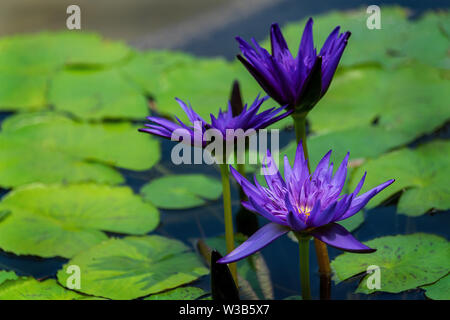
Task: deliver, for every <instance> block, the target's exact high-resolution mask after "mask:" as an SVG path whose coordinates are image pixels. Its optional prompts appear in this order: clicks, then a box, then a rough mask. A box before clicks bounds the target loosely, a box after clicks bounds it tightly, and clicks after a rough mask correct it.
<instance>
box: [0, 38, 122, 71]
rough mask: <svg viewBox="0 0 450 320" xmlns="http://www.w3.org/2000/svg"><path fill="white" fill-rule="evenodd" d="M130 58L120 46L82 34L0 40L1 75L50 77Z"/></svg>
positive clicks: (117, 43)
mask: <svg viewBox="0 0 450 320" xmlns="http://www.w3.org/2000/svg"><path fill="white" fill-rule="evenodd" d="M130 55H131V51H130V49H129V47H127V46H126V45H125V44H123V43H120V42H110V41H105V40H103V39H102V38H101V37H100V36H99V35H96V34H92V33H85V32H74V31H66V32H53V33H50V32H42V33H38V34H25V35H17V36H12V37H5V38H2V39H1V40H0V71H1V70H14V71H26V72H27V73H29V74H42V73H47V74H48V73H50V72H53V71H55V70H57V69H60V68H61V67H63V66H65V65H76V66H79V65H84V66H88V65H90V66H94V67H97V66H102V65H103V66H105V65H111V64H114V63H118V62H120V61H123V60H125V59H127V58H128V57H129V56H130Z"/></svg>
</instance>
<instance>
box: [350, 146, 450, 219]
mask: <svg viewBox="0 0 450 320" xmlns="http://www.w3.org/2000/svg"><path fill="white" fill-rule="evenodd" d="M449 152H450V143H449V142H446V141H434V142H431V143H428V144H425V145H422V146H420V147H418V148H417V149H414V150H411V149H401V150H397V151H393V152H391V153H388V154H386V155H383V156H381V157H379V158H377V159H373V160H370V161H368V162H367V163H365V164H364V165H363V166H361V167H360V168H358V169H357V170H356V171H355V173H354V174H353V177H354V179H352V180H351V183H350V188H354V187H356V184H357V183H358V181H359V179H360V177H361V176H362V174H363V173H364V171H367V172H368V174H367V177H366V182H365V184H364V186H363V189H362V191H361V192H365V191H367V190H368V188H370V187H371V186H374V185H377V184H379V183H382V182H384V181H386V180H387V179H392V178H394V179H396V181H395V183H394V184H393V185H392V186H391V187H389V188H387V189H386V190H385V191H384V192H383V193H381V195H379V196H378V197H376V198H375V199H374V200H373V201H371V202H370V204H369V206H368V207H374V206H376V205H378V204H379V203H380V202H382V201H384V200H386V199H387V198H389V197H391V196H392V195H394V194H396V193H398V192H400V191H403V190H404V192H403V193H402V195H401V198H400V201H399V204H398V207H397V212H398V213H401V214H406V215H409V216H419V215H422V214H424V213H425V212H427V211H429V210H430V209H436V210H446V209H448V208H450V199H449V197H448V194H449V193H450V188H449V185H448V181H447V177H448V176H449V175H450V172H449V166H448V157H447V155H448V153H449ZM388 177H389V178H388Z"/></svg>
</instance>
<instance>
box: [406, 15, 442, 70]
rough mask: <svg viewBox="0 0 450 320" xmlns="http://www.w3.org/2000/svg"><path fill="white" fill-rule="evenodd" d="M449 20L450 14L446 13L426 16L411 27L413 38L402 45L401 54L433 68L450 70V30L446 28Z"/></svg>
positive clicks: (409, 38)
mask: <svg viewBox="0 0 450 320" xmlns="http://www.w3.org/2000/svg"><path fill="white" fill-rule="evenodd" d="M449 20H450V14H449V13H448V12H446V11H440V12H427V13H426V14H424V15H423V16H422V17H421V18H420V19H419V20H418V21H415V22H414V23H413V24H412V25H411V30H410V34H411V36H410V37H408V38H407V39H406V41H405V42H404V43H402V45H401V49H400V51H401V54H402V55H405V56H408V57H412V58H414V59H416V60H418V61H420V62H422V63H427V64H428V65H431V66H435V67H439V68H446V69H450V58H449V55H448V50H449V47H450V28H447V30H446V28H445V23H446V22H447V26H448V21H449ZM430 48H433V50H430Z"/></svg>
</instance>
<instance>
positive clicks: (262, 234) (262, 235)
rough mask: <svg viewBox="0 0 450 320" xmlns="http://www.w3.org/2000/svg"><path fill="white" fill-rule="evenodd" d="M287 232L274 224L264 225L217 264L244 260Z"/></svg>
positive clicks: (285, 228) (287, 230)
mask: <svg viewBox="0 0 450 320" xmlns="http://www.w3.org/2000/svg"><path fill="white" fill-rule="evenodd" d="M289 231H290V229H289V228H287V227H284V226H280V225H279V224H276V223H269V224H266V225H265V226H264V227H262V228H261V229H259V230H258V231H256V232H255V233H254V234H253V235H252V236H251V237H250V238H248V240H247V241H245V242H244V243H243V244H241V245H240V246H239V247H237V248H236V249H234V250H233V251H232V252H230V253H229V254H228V255H226V256H225V257H223V258H222V259H220V260H218V261H217V262H218V263H232V262H235V261H238V260H241V259H244V258H246V257H248V256H249V255H251V254H253V253H255V252H256V251H259V250H261V249H262V248H264V247H265V246H267V245H268V244H270V243H271V242H273V241H274V240H276V239H278V238H279V237H281V236H282V235H284V234H286V233H288V232H289Z"/></svg>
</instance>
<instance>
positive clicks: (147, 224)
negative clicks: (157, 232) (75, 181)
mask: <svg viewBox="0 0 450 320" xmlns="http://www.w3.org/2000/svg"><path fill="white" fill-rule="evenodd" d="M0 208H1V209H2V210H5V209H6V210H10V211H11V214H10V215H9V216H8V217H7V218H6V219H5V220H4V221H2V222H1V223H0V247H1V248H2V249H3V250H5V251H9V252H14V253H15V254H27V255H30V254H31V255H37V256H42V257H54V256H61V257H66V258H70V257H73V256H74V255H75V254H76V253H78V252H80V251H83V250H86V249H88V248H89V247H91V246H93V245H95V244H98V243H100V242H101V241H103V240H106V239H107V236H106V235H105V234H104V233H103V232H102V231H100V230H103V231H109V232H116V233H128V234H137V235H141V234H146V233H148V232H150V231H152V230H153V229H155V228H156V226H157V225H158V223H159V214H158V211H157V209H156V208H154V207H153V206H152V205H151V204H148V203H145V202H143V201H142V199H141V198H140V197H139V196H137V195H134V194H133V192H132V190H131V189H130V188H128V187H110V186H106V185H95V184H80V185H69V186H58V185H52V186H45V185H41V184H33V185H29V186H26V187H22V188H19V189H16V190H15V191H12V192H10V193H9V194H8V195H6V196H5V197H4V198H3V199H2V201H1V203H0Z"/></svg>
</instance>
